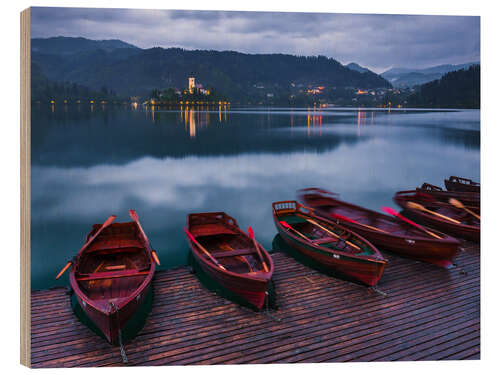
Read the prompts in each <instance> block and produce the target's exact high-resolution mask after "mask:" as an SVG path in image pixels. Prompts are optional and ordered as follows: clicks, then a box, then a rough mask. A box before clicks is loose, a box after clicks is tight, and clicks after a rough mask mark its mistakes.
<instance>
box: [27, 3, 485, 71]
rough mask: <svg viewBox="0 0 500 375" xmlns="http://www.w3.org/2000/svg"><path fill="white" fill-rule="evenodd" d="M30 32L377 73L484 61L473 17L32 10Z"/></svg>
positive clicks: (476, 23)
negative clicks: (269, 56)
mask: <svg viewBox="0 0 500 375" xmlns="http://www.w3.org/2000/svg"><path fill="white" fill-rule="evenodd" d="M31 21H32V26H31V33H32V37H35V38H36V37H51V36H83V37H86V38H90V39H121V40H123V41H125V42H129V43H132V44H135V45H137V46H138V47H141V48H151V47H155V46H159V47H173V46H177V47H182V48H187V49H215V50H236V51H240V52H247V53H290V54H295V55H319V54H320V55H325V56H329V57H333V58H335V59H337V60H339V61H340V62H342V63H348V62H351V61H355V62H357V63H359V64H361V65H363V66H366V67H369V68H371V69H373V70H374V71H376V72H382V71H384V70H385V69H387V68H390V67H395V66H403V67H414V68H423V67H427V66H432V65H439V64H459V63H465V62H471V61H479V59H480V20H479V17H475V16H421V15H375V14H373V15H367V14H329V13H275V12H235V11H231V12H224V11H188V10H186V11H183V10H138V9H95V8H32V16H31Z"/></svg>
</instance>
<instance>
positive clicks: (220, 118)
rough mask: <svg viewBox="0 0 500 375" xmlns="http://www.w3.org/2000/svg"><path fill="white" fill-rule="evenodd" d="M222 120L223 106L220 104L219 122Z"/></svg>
mask: <svg viewBox="0 0 500 375" xmlns="http://www.w3.org/2000/svg"><path fill="white" fill-rule="evenodd" d="M220 122H222V112H221V106H220V104H219V123H220Z"/></svg>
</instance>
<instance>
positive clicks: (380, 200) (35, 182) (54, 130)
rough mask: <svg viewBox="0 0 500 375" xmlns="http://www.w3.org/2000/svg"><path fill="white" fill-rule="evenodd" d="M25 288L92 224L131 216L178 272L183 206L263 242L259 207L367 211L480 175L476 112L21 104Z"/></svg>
mask: <svg viewBox="0 0 500 375" xmlns="http://www.w3.org/2000/svg"><path fill="white" fill-rule="evenodd" d="M31 128H32V129H31V137H32V141H31V142H32V153H31V158H32V159H31V161H32V168H31V267H32V274H31V277H32V289H41V288H47V287H51V286H55V285H68V284H69V281H68V273H66V275H64V276H63V277H62V278H61V279H60V280H58V281H55V280H54V277H55V275H56V274H57V272H58V271H59V270H60V268H61V267H62V266H64V264H65V263H66V262H67V260H69V259H70V258H71V257H73V256H74V255H75V254H76V253H77V251H78V249H79V248H80V247H81V246H82V245H83V243H84V238H85V235H86V234H87V232H88V231H89V230H90V229H91V226H92V224H94V223H102V222H103V221H104V220H105V219H106V218H107V217H108V216H109V215H111V214H116V215H117V216H118V217H117V219H116V221H117V222H119V221H130V219H129V217H128V213H127V211H128V209H129V208H134V209H136V210H137V212H138V213H139V216H140V219H141V222H142V226H143V228H144V230H145V232H146V233H147V234H148V236H149V239H150V241H151V243H152V246H153V248H155V249H156V250H157V251H158V253H159V257H160V261H161V262H162V268H170V267H173V266H176V265H181V264H185V263H186V261H187V254H188V245H187V242H186V239H185V235H184V231H183V228H184V226H185V222H186V215H187V214H188V213H190V212H207V211H225V212H227V213H228V214H229V215H231V216H233V217H234V218H236V220H237V221H238V223H239V225H240V227H242V228H244V230H246V229H247V228H248V226H249V225H251V226H252V227H253V229H254V231H255V234H256V237H257V239H258V241H260V242H261V243H262V244H263V245H264V246H265V247H266V248H267V249H271V248H272V246H271V245H272V241H273V238H274V236H275V234H276V229H275V227H274V223H273V220H272V214H271V203H272V202H273V201H277V200H287V199H295V198H296V191H297V189H300V188H304V187H311V186H314V187H323V188H326V189H328V190H330V191H334V192H337V193H340V196H341V199H344V200H347V201H350V202H353V203H356V204H360V205H363V206H366V207H369V208H372V209H379V208H380V207H381V206H383V205H386V206H392V207H394V208H396V207H397V206H396V205H395V204H394V203H393V202H392V196H393V195H394V193H395V192H396V191H397V190H403V189H412V188H415V187H416V186H419V185H421V184H422V183H423V182H429V183H432V184H435V185H440V186H443V179H444V178H445V177H448V176H450V175H457V176H464V177H469V178H472V179H474V180H477V181H479V173H480V132H479V130H480V115H479V111H477V110H463V111H435V110H432V111H431V110H391V111H387V110H376V109H374V110H371V109H361V110H358V109H352V108H350V109H346V108H335V109H332V108H330V109H321V110H319V109H315V108H310V109H307V108H303V109H288V108H272V109H267V108H264V109H262V108H256V109H248V108H245V109H238V108H231V109H226V110H224V108H223V107H222V108H221V109H220V110H219V109H218V108H215V109H212V110H208V109H206V108H203V109H199V110H197V109H187V110H186V109H185V108H183V109H182V110H179V109H177V110H159V109H158V108H156V109H155V110H154V111H152V110H151V109H149V110H146V109H142V108H140V107H139V108H136V109H134V108H129V107H118V106H106V107H95V108H93V109H92V111H91V110H90V109H81V108H78V107H74V106H73V107H72V106H68V107H58V108H54V110H53V111H52V110H51V109H50V108H49V109H46V108H40V107H37V106H34V107H33V109H32V125H31Z"/></svg>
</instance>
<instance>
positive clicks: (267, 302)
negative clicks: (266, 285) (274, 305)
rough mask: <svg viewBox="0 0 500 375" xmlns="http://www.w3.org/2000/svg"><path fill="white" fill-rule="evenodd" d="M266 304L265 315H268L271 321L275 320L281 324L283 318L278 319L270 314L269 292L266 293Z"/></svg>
mask: <svg viewBox="0 0 500 375" xmlns="http://www.w3.org/2000/svg"><path fill="white" fill-rule="evenodd" d="M265 304H266V305H265V306H266V307H265V309H264V311H263V313H264V314H266V315H267V316H268V317H270V318H271V319H274V320H275V321H276V322H281V318H278V317H276V316H274V315H273V314H271V312H270V308H269V293H268V292H267V291H266V302H265Z"/></svg>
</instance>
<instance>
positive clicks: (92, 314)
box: [75, 283, 151, 345]
mask: <svg viewBox="0 0 500 375" xmlns="http://www.w3.org/2000/svg"><path fill="white" fill-rule="evenodd" d="M149 288H151V283H149V284H147V285H145V287H144V290H143V292H140V293H137V295H136V297H135V298H133V299H131V300H130V301H129V302H128V303H126V304H125V305H123V306H121V307H119V308H118V309H113V308H112V307H111V306H110V308H109V310H105V309H104V306H102V308H99V307H98V306H95V305H94V304H92V303H91V302H89V301H88V299H87V298H86V297H85V296H84V295H82V294H81V293H77V292H76V291H75V298H76V300H77V302H78V304H79V305H80V307H81V309H82V311H83V312H84V313H85V315H86V316H87V318H88V319H90V320H91V321H92V323H93V324H94V325H95V326H96V327H97V328H98V329H99V331H100V332H101V333H102V335H103V336H104V337H105V338H106V340H108V342H109V343H110V344H112V345H120V339H119V332H120V331H121V332H122V333H123V331H124V329H125V327H126V325H127V323H128V322H129V321H130V320H131V318H132V317H133V316H134V314H135V313H136V311H138V310H139V309H140V308H141V306H142V305H143V303H144V302H145V299H146V296H147V294H148V293H147V292H148V290H149Z"/></svg>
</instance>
